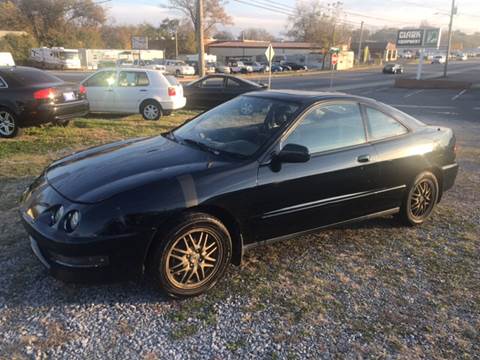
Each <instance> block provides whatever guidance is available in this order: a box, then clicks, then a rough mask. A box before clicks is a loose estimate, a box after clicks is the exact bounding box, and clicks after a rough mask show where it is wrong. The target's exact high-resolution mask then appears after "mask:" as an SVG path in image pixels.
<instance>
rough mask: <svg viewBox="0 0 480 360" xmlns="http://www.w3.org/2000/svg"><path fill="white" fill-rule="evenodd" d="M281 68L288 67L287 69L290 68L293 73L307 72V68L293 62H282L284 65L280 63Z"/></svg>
mask: <svg viewBox="0 0 480 360" xmlns="http://www.w3.org/2000/svg"><path fill="white" fill-rule="evenodd" d="M282 66H288V67H290V70H295V71H298V70H308V68H307V67H306V66H305V65H302V64H297V63H294V62H284V63H282Z"/></svg>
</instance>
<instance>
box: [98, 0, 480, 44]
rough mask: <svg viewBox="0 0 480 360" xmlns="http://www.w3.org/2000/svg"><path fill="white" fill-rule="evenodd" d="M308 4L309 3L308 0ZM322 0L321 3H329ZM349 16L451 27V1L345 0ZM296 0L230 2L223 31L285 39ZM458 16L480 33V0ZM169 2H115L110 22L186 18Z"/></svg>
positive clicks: (466, 3) (352, 20) (468, 1)
mask: <svg viewBox="0 0 480 360" xmlns="http://www.w3.org/2000/svg"><path fill="white" fill-rule="evenodd" d="M242 1H247V2H249V3H255V4H265V6H266V7H268V8H272V7H273V6H275V7H276V8H277V9H285V10H284V11H270V10H267V9H263V8H258V7H253V6H250V5H247V4H246V3H244V2H242ZM307 1H308V0H307ZM327 2H329V1H328V0H326V1H321V3H325V4H326V3H327ZM342 2H343V4H344V6H343V8H344V10H345V12H346V17H345V19H344V21H345V22H346V23H348V24H350V25H352V26H353V27H357V26H359V25H360V22H361V21H362V20H363V21H364V22H365V27H366V28H370V29H373V30H374V29H378V28H381V27H383V26H393V27H405V26H410V27H416V26H418V25H419V24H420V22H421V21H422V20H427V21H428V23H429V24H431V25H434V26H438V27H442V28H447V27H448V21H449V12H450V7H451V0H343V1H342ZM295 3H296V2H295V0H229V2H228V4H227V5H226V11H227V13H228V14H229V15H230V16H232V17H233V21H234V25H232V26H228V27H226V28H223V27H221V26H220V27H218V28H219V29H220V30H229V31H231V32H232V33H233V34H234V35H238V34H239V33H240V32H241V30H242V29H246V28H249V27H256V28H258V27H260V28H264V29H266V30H267V31H269V32H270V33H272V34H274V35H276V36H280V37H281V36H282V34H283V33H284V32H285V30H286V27H287V25H288V13H291V11H292V10H289V9H292V8H294V7H295ZM456 4H457V8H458V15H457V16H455V18H454V29H458V30H462V31H465V32H467V33H473V32H475V31H479V32H480V0H456ZM166 5H168V0H111V1H110V2H108V3H107V4H105V6H106V7H107V8H108V13H109V16H110V20H111V21H113V22H115V23H116V24H139V23H143V22H149V23H152V24H154V25H156V24H159V23H160V22H161V21H162V19H164V18H166V17H170V18H173V17H182V14H181V13H180V12H178V11H174V10H171V9H168V8H166Z"/></svg>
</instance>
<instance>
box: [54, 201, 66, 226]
mask: <svg viewBox="0 0 480 360" xmlns="http://www.w3.org/2000/svg"><path fill="white" fill-rule="evenodd" d="M64 212H65V210H64V209H63V206H60V207H58V208H57V209H56V210H55V211H54V212H53V213H52V225H55V224H56V223H58V222H59V221H60V219H61V218H62V217H63V214H64Z"/></svg>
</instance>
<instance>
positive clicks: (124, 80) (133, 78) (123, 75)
mask: <svg viewBox="0 0 480 360" xmlns="http://www.w3.org/2000/svg"><path fill="white" fill-rule="evenodd" d="M148 85H149V81H148V76H147V74H146V73H145V72H143V71H120V74H119V75H118V86H120V87H135V86H148Z"/></svg>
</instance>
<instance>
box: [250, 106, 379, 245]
mask: <svg viewBox="0 0 480 360" xmlns="http://www.w3.org/2000/svg"><path fill="white" fill-rule="evenodd" d="M286 144H297V145H302V146H305V147H307V148H308V149H309V152H310V155H311V158H310V160H308V161H307V162H305V163H283V164H281V166H280V167H279V168H276V167H275V166H272V162H271V161H270V160H269V159H268V158H267V159H266V161H263V162H262V163H261V165H260V167H259V171H258V192H257V197H256V205H255V209H256V210H257V213H256V215H255V217H256V218H255V220H254V222H253V224H254V227H255V232H256V234H257V236H258V238H257V239H256V240H257V241H261V240H266V239H270V238H275V237H280V236H282V235H286V234H293V233H297V232H302V231H305V230H309V229H314V228H318V227H322V226H325V225H329V224H333V223H337V222H341V221H345V220H348V219H353V218H358V217H361V216H363V215H366V214H368V213H370V212H372V209H371V207H370V206H369V203H368V200H369V196H370V195H371V194H372V193H373V192H374V190H375V189H376V187H377V181H378V176H379V169H378V166H377V164H376V154H375V150H374V148H373V146H372V145H370V144H368V143H367V142H366V134H365V127H364V122H363V119H362V112H361V111H360V106H359V104H358V103H356V102H349V101H346V102H345V101H342V102H331V103H324V104H320V105H316V106H314V107H313V108H311V109H310V110H308V111H307V112H306V113H305V115H303V116H302V118H301V119H300V120H299V121H297V123H296V124H295V126H294V128H293V129H292V130H290V131H289V132H288V133H287V134H285V135H284V136H283V138H282V139H281V141H280V142H279V143H278V144H277V150H276V151H277V152H278V151H280V149H282V148H283V147H284V146H285V145H286Z"/></svg>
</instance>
